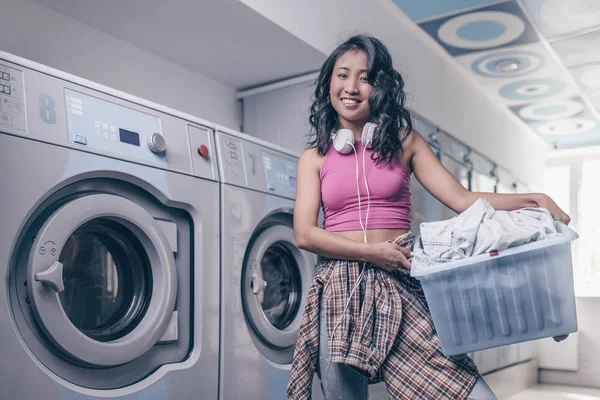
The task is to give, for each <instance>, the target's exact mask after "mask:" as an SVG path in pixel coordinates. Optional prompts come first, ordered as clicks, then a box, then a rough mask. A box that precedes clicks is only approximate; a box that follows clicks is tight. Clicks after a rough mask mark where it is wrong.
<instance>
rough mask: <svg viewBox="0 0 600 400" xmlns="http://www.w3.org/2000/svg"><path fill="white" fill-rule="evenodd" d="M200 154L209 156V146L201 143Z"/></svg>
mask: <svg viewBox="0 0 600 400" xmlns="http://www.w3.org/2000/svg"><path fill="white" fill-rule="evenodd" d="M198 154H200V155H201V156H202V157H204V158H206V157H208V147H206V146H205V145H203V144H201V145H200V147H198Z"/></svg>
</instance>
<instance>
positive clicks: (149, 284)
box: [28, 194, 177, 366]
mask: <svg viewBox="0 0 600 400" xmlns="http://www.w3.org/2000/svg"><path fill="white" fill-rule="evenodd" d="M28 282H30V284H29V285H28V290H29V297H30V298H31V299H32V303H31V304H32V306H33V307H32V309H33V311H34V315H35V318H36V319H37V321H38V323H39V325H40V326H41V327H42V329H43V330H44V332H45V333H46V336H47V337H48V338H49V339H50V340H51V341H52V342H53V343H54V344H55V345H56V346H57V347H58V348H59V349H60V350H62V351H63V352H64V353H65V354H66V355H67V356H69V357H71V358H74V359H76V360H78V361H79V362H83V363H86V364H91V365H96V366H115V365H120V364H123V363H126V362H129V361H132V360H134V359H136V358H137V357H139V356H140V355H142V354H143V353H145V352H146V351H148V349H150V348H151V347H152V346H153V345H154V344H155V343H156V342H157V341H158V340H159V339H160V337H161V336H162V335H163V333H164V331H165V329H166V327H167V324H168V323H169V319H170V318H171V315H172V312H173V309H174V305H175V296H176V293H177V279H176V271H175V261H174V258H173V254H172V250H171V247H170V246H169V244H168V242H167V239H166V238H165V237H164V233H163V232H162V230H161V228H160V227H159V226H158V224H157V222H156V221H155V220H154V219H153V218H152V216H150V214H148V213H147V212H146V211H145V210H144V209H143V208H142V207H140V206H139V205H137V204H136V203H134V202H132V201H130V200H127V199H125V198H123V197H120V196H115V195H108V194H94V195H89V196H84V197H80V198H77V199H75V200H72V201H70V202H67V203H66V204H64V205H62V206H61V207H60V208H59V209H57V210H56V211H55V212H54V213H53V214H52V215H51V216H50V217H49V218H48V219H47V220H46V222H45V223H44V224H43V225H42V227H41V229H40V230H39V232H38V234H37V235H36V238H35V241H34V244H33V247H32V251H31V254H30V257H29V262H28Z"/></svg>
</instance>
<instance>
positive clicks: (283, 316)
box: [242, 224, 315, 361]
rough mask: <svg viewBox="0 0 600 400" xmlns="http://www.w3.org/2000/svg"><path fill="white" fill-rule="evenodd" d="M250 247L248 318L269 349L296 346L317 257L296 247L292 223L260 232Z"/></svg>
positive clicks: (245, 300) (245, 284)
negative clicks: (306, 293) (304, 294)
mask: <svg viewBox="0 0 600 400" xmlns="http://www.w3.org/2000/svg"><path fill="white" fill-rule="evenodd" d="M250 246H251V247H250V249H249V253H248V255H247V257H246V263H245V268H244V273H243V276H242V285H243V286H242V300H243V303H244V309H245V312H246V317H247V319H248V320H249V322H250V324H251V325H252V327H253V329H254V332H255V333H256V334H257V335H258V336H259V337H260V338H261V340H262V341H263V342H264V343H265V344H266V345H267V346H268V347H269V348H271V349H286V348H293V346H294V345H295V344H296V337H297V335H298V330H299V329H300V322H301V319H302V312H303V310H304V307H305V302H306V296H303V290H304V291H306V290H308V288H309V287H310V283H311V280H312V277H313V274H314V268H315V260H314V257H313V256H311V255H310V254H309V253H307V252H305V251H303V250H300V249H298V248H297V247H296V245H295V238H294V231H293V228H292V226H290V225H284V224H277V225H272V226H269V227H267V228H265V229H263V230H260V231H258V232H257V233H256V234H255V237H254V238H253V239H252V240H251V243H250ZM290 361H291V360H290Z"/></svg>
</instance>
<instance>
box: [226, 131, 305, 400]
mask: <svg viewBox="0 0 600 400" xmlns="http://www.w3.org/2000/svg"><path fill="white" fill-rule="evenodd" d="M216 142H217V152H218V156H219V168H220V171H221V172H222V173H221V179H222V185H221V202H222V204H221V357H220V360H221V362H220V390H219V398H220V399H225V400H229V399H261V400H262V399H285V398H286V385H287V382H288V379H289V372H290V367H291V363H292V358H293V353H294V346H295V344H296V336H297V334H298V330H299V327H300V320H301V318H302V313H303V311H304V307H305V302H306V293H307V291H308V289H309V287H310V284H311V283H312V278H313V276H314V269H315V264H316V256H315V255H314V254H311V253H308V252H306V251H304V250H300V249H298V247H296V244H295V239H294V231H293V210H294V199H295V196H296V166H297V162H298V158H297V156H295V155H294V154H293V153H290V152H288V151H286V150H284V149H282V148H279V147H276V146H273V145H270V144H268V143H266V142H263V141H260V140H257V139H255V138H252V137H250V136H247V135H244V134H241V133H237V132H233V131H230V130H227V129H225V128H219V127H217V130H216Z"/></svg>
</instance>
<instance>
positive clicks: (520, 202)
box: [407, 130, 571, 224]
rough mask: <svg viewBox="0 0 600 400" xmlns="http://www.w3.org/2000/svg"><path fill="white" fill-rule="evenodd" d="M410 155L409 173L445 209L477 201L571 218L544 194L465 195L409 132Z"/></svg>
mask: <svg viewBox="0 0 600 400" xmlns="http://www.w3.org/2000/svg"><path fill="white" fill-rule="evenodd" d="M409 138H410V144H409V146H407V147H408V148H410V150H411V152H412V158H411V164H412V168H413V172H414V174H415V176H416V177H417V179H418V180H419V182H420V183H421V184H422V185H423V187H424V188H425V189H426V190H427V191H428V192H429V193H431V194H432V195H433V196H434V197H435V198H436V199H438V200H439V201H441V202H442V203H444V204H445V205H446V206H447V207H448V208H450V209H452V210H453V211H455V212H457V213H461V212H463V211H465V210H466V209H467V208H469V207H470V206H471V205H472V204H473V203H474V202H475V201H476V200H477V199H479V198H482V199H484V200H487V201H488V202H489V203H490V204H491V205H492V207H494V209H496V210H507V211H511V210H518V209H520V208H523V207H542V208H546V209H548V211H550V214H552V216H553V217H554V219H557V220H560V221H561V222H563V223H565V224H568V223H569V222H570V221H571V219H570V218H569V216H568V215H567V214H566V213H565V212H564V211H563V210H561V209H560V207H559V206H558V205H557V204H556V203H555V202H554V201H553V200H552V199H551V198H550V197H549V196H547V195H545V194H542V193H525V194H504V193H486V192H469V191H468V190H467V189H465V188H464V186H462V185H461V184H460V182H459V181H458V180H457V179H456V178H455V177H454V176H453V175H452V174H451V173H450V172H449V171H448V170H447V169H446V168H445V167H444V166H443V165H442V163H441V162H440V161H439V160H438V159H437V157H436V156H435V154H433V151H432V150H431V148H430V147H429V144H428V143H427V141H426V140H425V139H424V138H423V137H422V136H421V134H419V132H417V131H416V130H413V131H412V133H411V134H410V135H409Z"/></svg>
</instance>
